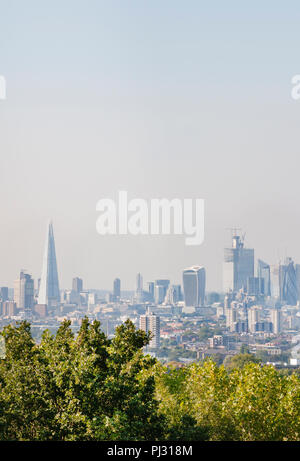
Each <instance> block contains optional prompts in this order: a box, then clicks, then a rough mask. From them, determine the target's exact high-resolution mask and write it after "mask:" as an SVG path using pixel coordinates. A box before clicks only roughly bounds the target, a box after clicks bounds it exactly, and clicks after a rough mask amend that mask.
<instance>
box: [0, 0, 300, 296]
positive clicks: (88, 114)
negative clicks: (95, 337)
mask: <svg viewBox="0 0 300 461" xmlns="http://www.w3.org/2000/svg"><path fill="white" fill-rule="evenodd" d="M245 3H246V2H241V1H230V0H228V1H226V2H224V1H223V0H222V1H221V0H220V1H205V2H204V1H200V0H180V1H179V0H163V1H162V0H148V1H145V0H144V1H143V0H130V1H129V0H106V1H101V0H81V1H76V0H59V1H58V0H51V1H47V0H43V1H41V0H36V1H33V0H26V2H25V1H24V0H18V1H16V0H0V74H1V75H4V76H5V78H6V80H7V100H6V101H0V155H1V169H0V174H1V180H0V201H1V227H0V228H1V231H0V255H1V261H0V286H1V285H2V286H3V285H9V286H12V284H13V280H14V279H15V278H16V277H17V276H18V273H19V271H20V269H21V268H24V269H27V270H28V271H29V272H30V273H32V274H33V276H34V277H35V278H37V277H39V276H40V272H41V267H42V256H43V249H44V240H45V232H46V229H45V227H46V224H47V220H48V218H52V219H53V223H54V232H55V238H56V251H57V259H58V269H59V276H60V283H61V286H62V287H66V288H67V287H70V286H71V279H72V277H74V276H81V277H83V279H84V284H85V286H86V287H89V288H103V289H105V288H110V287H111V286H112V281H113V279H114V278H115V277H120V278H121V280H122V287H123V288H124V289H126V288H127V289H132V288H134V286H135V275H136V273H137V272H141V273H142V274H143V276H144V281H145V282H146V281H148V280H152V279H155V278H170V279H171V280H172V281H173V282H174V283H175V282H180V281H181V272H182V269H184V268H185V267H186V266H189V265H192V264H197V265H204V266H205V267H206V269H207V288H208V289H220V288H221V286H222V259H223V247H224V244H225V243H226V244H230V233H229V231H228V230H226V229H227V228H229V227H232V226H238V227H242V228H243V229H244V231H245V232H246V244H247V246H250V247H254V248H255V255H256V257H260V258H262V259H264V260H266V261H268V262H270V263H275V262H276V261H277V260H278V258H279V257H283V256H284V255H286V254H287V255H290V256H292V257H294V258H295V260H296V261H298V262H300V205H299V203H300V202H299V196H300V187H299V175H300V149H299V145H300V100H299V101H294V100H293V99H292V98H291V96H290V93H291V78H292V76H293V75H294V74H299V73H300V53H299V52H300V27H299V24H300V4H299V2H298V1H286V2H282V1H274V0H272V1H264V2H261V1H251V2H248V5H246V4H245ZM262 3H263V5H262ZM118 190H127V191H128V193H129V196H130V197H131V198H133V197H138V198H145V199H150V198H160V197H165V198H170V199H171V198H175V197H178V198H182V199H183V198H192V197H199V198H204V199H205V204H206V214H205V241H204V244H203V245H201V246H198V247H188V246H185V243H184V237H180V236H176V237H175V236H170V237H151V236H144V237H133V236H122V237H114V236H111V237H107V236H106V237H101V236H99V235H98V234H97V233H96V227H95V225H96V219H97V216H98V213H97V212H96V203H97V201H98V200H99V199H100V198H103V197H110V198H114V197H116V195H117V192H118Z"/></svg>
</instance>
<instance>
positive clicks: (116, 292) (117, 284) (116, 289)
mask: <svg viewBox="0 0 300 461" xmlns="http://www.w3.org/2000/svg"><path fill="white" fill-rule="evenodd" d="M113 297H114V300H117V299H120V297H121V280H120V279H118V278H117V279H115V280H114V286H113Z"/></svg>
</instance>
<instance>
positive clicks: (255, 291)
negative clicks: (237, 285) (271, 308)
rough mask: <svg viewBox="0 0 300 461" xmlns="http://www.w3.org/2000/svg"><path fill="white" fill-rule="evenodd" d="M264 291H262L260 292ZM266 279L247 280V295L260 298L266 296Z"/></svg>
mask: <svg viewBox="0 0 300 461" xmlns="http://www.w3.org/2000/svg"><path fill="white" fill-rule="evenodd" d="M260 290H262V291H260ZM263 292H264V279H260V278H259V277H248V278H247V294H248V295H250V296H258V295H260V294H264V293H263Z"/></svg>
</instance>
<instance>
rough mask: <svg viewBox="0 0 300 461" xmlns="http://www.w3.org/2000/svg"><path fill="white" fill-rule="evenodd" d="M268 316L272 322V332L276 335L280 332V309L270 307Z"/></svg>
mask: <svg viewBox="0 0 300 461" xmlns="http://www.w3.org/2000/svg"><path fill="white" fill-rule="evenodd" d="M270 317H271V323H272V324H273V333H274V334H276V335H277V334H279V333H280V332H281V310H280V309H270Z"/></svg>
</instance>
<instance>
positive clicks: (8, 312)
mask: <svg viewBox="0 0 300 461" xmlns="http://www.w3.org/2000/svg"><path fill="white" fill-rule="evenodd" d="M1 304H2V315H3V317H13V316H14V315H16V314H17V312H18V309H17V305H16V303H15V302H13V301H4V302H2V303H1Z"/></svg>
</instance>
